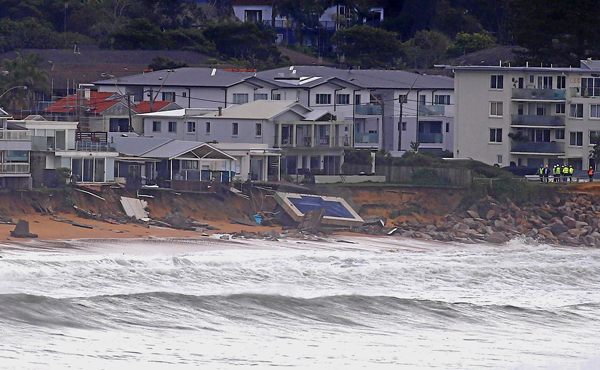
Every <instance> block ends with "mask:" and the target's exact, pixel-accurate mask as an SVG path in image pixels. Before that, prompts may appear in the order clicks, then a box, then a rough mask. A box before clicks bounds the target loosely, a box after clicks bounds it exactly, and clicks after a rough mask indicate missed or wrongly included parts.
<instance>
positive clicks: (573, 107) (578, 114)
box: [569, 104, 583, 118]
mask: <svg viewBox="0 0 600 370" xmlns="http://www.w3.org/2000/svg"><path fill="white" fill-rule="evenodd" d="M569 117H575V118H582V117H583V104H570V105H569Z"/></svg>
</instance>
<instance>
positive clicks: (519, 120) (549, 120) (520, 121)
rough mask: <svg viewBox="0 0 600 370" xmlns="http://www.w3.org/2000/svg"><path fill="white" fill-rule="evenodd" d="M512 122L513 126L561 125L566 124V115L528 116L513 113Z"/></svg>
mask: <svg viewBox="0 0 600 370" xmlns="http://www.w3.org/2000/svg"><path fill="white" fill-rule="evenodd" d="M511 124H512V125H513V126H533V127H538V126H552V127H561V126H564V125H565V117H564V116H534V115H531V116H526V115H522V114H513V115H511Z"/></svg>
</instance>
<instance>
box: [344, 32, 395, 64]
mask: <svg viewBox="0 0 600 370" xmlns="http://www.w3.org/2000/svg"><path fill="white" fill-rule="evenodd" d="M397 37H398V35H397V34H396V33H394V32H389V31H386V30H384V29H381V28H373V27H369V26H353V27H350V28H342V29H339V30H338V31H337V32H336V33H335V35H333V38H332V44H334V45H336V46H337V47H338V50H339V52H340V53H341V54H343V55H345V58H346V63H347V64H349V65H354V66H360V67H362V68H374V67H392V66H395V65H396V58H398V57H399V50H400V42H399V41H398V38H397Z"/></svg>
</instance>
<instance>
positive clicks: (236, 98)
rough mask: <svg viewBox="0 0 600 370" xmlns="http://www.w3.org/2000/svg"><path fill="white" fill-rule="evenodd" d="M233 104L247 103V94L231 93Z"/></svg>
mask: <svg viewBox="0 0 600 370" xmlns="http://www.w3.org/2000/svg"><path fill="white" fill-rule="evenodd" d="M232 103H233V104H238V105H239V104H246V103H248V93H233V101H232Z"/></svg>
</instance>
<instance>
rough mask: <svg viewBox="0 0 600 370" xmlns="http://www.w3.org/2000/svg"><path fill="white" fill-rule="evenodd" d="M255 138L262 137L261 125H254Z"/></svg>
mask: <svg viewBox="0 0 600 370" xmlns="http://www.w3.org/2000/svg"><path fill="white" fill-rule="evenodd" d="M255 131H256V136H262V123H257V124H256V125H255Z"/></svg>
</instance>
